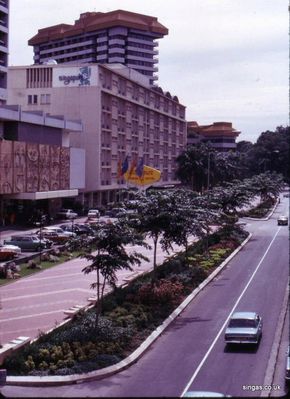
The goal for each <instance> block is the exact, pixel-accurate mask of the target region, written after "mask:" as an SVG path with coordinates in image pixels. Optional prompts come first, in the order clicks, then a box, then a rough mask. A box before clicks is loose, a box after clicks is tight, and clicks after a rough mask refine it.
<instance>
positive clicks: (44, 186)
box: [39, 144, 50, 191]
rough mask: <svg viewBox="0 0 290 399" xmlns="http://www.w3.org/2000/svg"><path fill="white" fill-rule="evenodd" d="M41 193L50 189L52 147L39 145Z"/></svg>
mask: <svg viewBox="0 0 290 399" xmlns="http://www.w3.org/2000/svg"><path fill="white" fill-rule="evenodd" d="M39 184H40V187H39V191H49V189H50V147H49V145H47V144H39Z"/></svg>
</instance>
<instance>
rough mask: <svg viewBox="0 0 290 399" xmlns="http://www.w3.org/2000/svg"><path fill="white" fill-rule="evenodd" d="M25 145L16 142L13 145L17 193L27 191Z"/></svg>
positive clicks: (14, 189) (15, 190)
mask: <svg viewBox="0 0 290 399" xmlns="http://www.w3.org/2000/svg"><path fill="white" fill-rule="evenodd" d="M25 147H26V146H25V143H21V142H18V141H15V142H14V143H13V168H14V184H13V191H14V192H15V193H23V192H24V191H25V190H26V148H25Z"/></svg>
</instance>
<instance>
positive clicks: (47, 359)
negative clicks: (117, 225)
mask: <svg viewBox="0 0 290 399" xmlns="http://www.w3.org/2000/svg"><path fill="white" fill-rule="evenodd" d="M246 236H247V233H245V232H244V231H243V230H240V229H239V228H233V230H232V234H230V235H229V233H228V232H227V233H225V232H224V231H220V232H218V233H214V234H213V236H211V237H210V240H209V251H208V255H207V254H204V253H203V252H202V248H203V245H202V243H200V242H199V243H196V244H194V245H192V246H191V247H190V248H189V250H188V251H187V254H186V257H185V254H184V253H183V254H179V255H175V256H173V257H171V258H170V259H168V260H167V261H166V262H164V263H163V264H162V265H161V266H159V267H158V268H157V273H156V275H157V282H156V284H155V285H154V286H152V284H151V274H150V273H148V274H146V275H142V276H140V277H136V279H135V280H134V281H132V282H130V283H129V284H128V286H127V287H125V288H116V289H115V290H114V291H113V292H111V293H110V294H108V295H107V296H106V297H105V300H104V305H103V314H102V316H101V317H100V320H99V324H98V328H97V329H96V328H95V311H94V308H91V309H89V310H88V311H87V312H78V314H77V315H76V316H74V317H73V319H72V320H71V321H70V322H69V323H67V324H66V325H63V326H61V327H59V328H56V329H55V330H54V331H52V332H50V333H48V334H46V335H42V336H41V337H40V338H39V339H38V340H37V341H36V342H34V343H32V344H31V345H29V346H27V347H25V348H24V349H22V350H20V351H18V353H17V354H15V355H11V356H10V357H8V358H7V359H6V360H5V363H4V367H5V368H6V369H7V371H8V375H21V376H25V375H30V376H60V375H62V376H64V375H71V374H81V373H88V372H91V371H93V370H98V369H103V368H105V367H108V366H112V365H114V364H116V363H119V362H120V361H122V360H124V359H125V358H126V357H127V356H129V355H130V354H131V353H132V352H134V351H135V350H136V349H137V348H138V347H139V346H140V345H141V344H142V342H143V341H145V339H146V338H147V337H148V336H149V335H150V334H151V333H152V332H153V331H154V330H156V328H157V327H158V326H161V325H162V323H164V321H165V320H166V319H167V318H168V317H169V316H170V315H171V314H172V312H174V310H175V309H176V308H177V307H178V306H179V305H180V304H181V303H182V302H183V301H184V299H185V298H186V297H187V296H188V295H189V294H190V293H192V292H193V291H194V290H195V289H196V288H197V287H198V286H200V284H201V283H202V282H203V281H205V279H207V278H208V276H209V275H210V274H211V273H212V272H213V271H214V270H215V269H216V268H217V267H218V266H219V265H220V264H221V263H222V262H223V261H224V259H226V258H227V256H228V255H229V254H230V253H232V252H233V251H234V250H235V249H236V248H237V247H238V246H239V245H240V243H241V242H242V241H243V240H244V239H245V237H246ZM166 325H167V324H166Z"/></svg>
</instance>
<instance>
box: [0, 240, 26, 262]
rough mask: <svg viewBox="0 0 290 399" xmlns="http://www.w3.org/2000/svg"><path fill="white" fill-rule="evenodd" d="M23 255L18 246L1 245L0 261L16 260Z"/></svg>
mask: <svg viewBox="0 0 290 399" xmlns="http://www.w3.org/2000/svg"><path fill="white" fill-rule="evenodd" d="M20 254H21V248H20V247H18V246H16V245H8V244H5V245H2V244H0V261H1V262H3V261H6V260H10V259H14V258H16V257H17V256H19V255H20Z"/></svg>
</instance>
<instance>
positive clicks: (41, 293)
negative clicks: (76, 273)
mask: <svg viewBox="0 0 290 399" xmlns="http://www.w3.org/2000/svg"><path fill="white" fill-rule="evenodd" d="M71 291H73V292H75V291H79V292H86V293H89V294H91V293H92V290H89V289H88V290H86V289H81V288H70V289H67V290H61V291H49V292H39V293H37V294H29V295H23V296H16V297H12V298H2V301H1V302H2V304H3V303H4V302H10V301H13V300H19V299H26V298H35V297H36V298H37V297H40V296H45V295H56V294H62V293H64V292H71Z"/></svg>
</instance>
